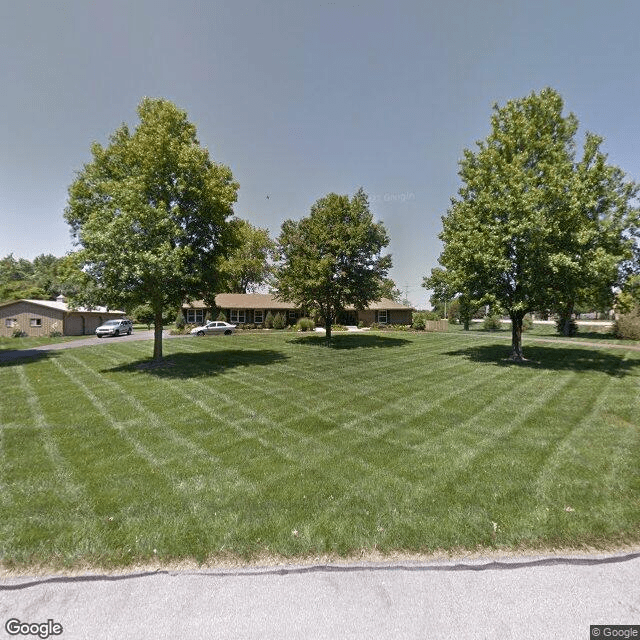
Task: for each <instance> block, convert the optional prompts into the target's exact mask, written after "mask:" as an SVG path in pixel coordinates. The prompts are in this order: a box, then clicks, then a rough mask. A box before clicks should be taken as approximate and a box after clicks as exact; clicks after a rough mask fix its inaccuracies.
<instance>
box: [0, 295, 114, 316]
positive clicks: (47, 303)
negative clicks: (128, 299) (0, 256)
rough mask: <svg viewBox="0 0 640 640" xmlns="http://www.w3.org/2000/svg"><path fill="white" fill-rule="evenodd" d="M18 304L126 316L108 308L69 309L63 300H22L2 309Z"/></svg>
mask: <svg viewBox="0 0 640 640" xmlns="http://www.w3.org/2000/svg"><path fill="white" fill-rule="evenodd" d="M18 302H29V303H30V304H35V305H38V306H39V307H46V308H48V309H55V310H57V311H65V312H68V313H113V314H116V315H118V314H120V315H124V311H121V310H120V309H107V308H106V307H93V308H91V309H88V308H87V307H76V308H71V309H70V308H69V305H68V304H67V303H66V302H63V301H61V300H32V299H29V298H20V300H10V301H9V302H3V303H2V304H0V307H7V306H9V305H12V304H16V303H18Z"/></svg>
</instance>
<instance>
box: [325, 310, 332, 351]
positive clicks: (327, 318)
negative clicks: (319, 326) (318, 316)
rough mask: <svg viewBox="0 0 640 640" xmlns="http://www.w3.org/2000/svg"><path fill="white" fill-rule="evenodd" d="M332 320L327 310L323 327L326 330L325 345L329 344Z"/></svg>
mask: <svg viewBox="0 0 640 640" xmlns="http://www.w3.org/2000/svg"><path fill="white" fill-rule="evenodd" d="M332 321H333V318H332V317H331V313H329V312H327V313H326V314H325V318H324V328H325V330H326V332H327V333H326V338H325V342H326V345H327V347H329V346H331V322H332Z"/></svg>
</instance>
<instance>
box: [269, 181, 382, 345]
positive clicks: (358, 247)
mask: <svg viewBox="0 0 640 640" xmlns="http://www.w3.org/2000/svg"><path fill="white" fill-rule="evenodd" d="M278 244H279V248H280V253H281V265H280V267H279V269H278V273H277V277H278V286H277V291H278V296H279V297H280V298H282V299H285V300H290V301H291V302H295V303H296V304H298V305H299V306H301V307H302V308H304V309H305V310H307V311H315V312H317V313H318V314H319V315H320V316H322V317H323V318H324V324H325V327H326V331H327V334H326V335H327V344H330V343H331V325H332V324H333V322H334V320H335V318H336V315H337V314H338V313H339V312H340V311H342V310H343V309H344V308H345V307H346V306H347V305H354V306H355V307H356V308H357V309H363V308H365V307H366V306H367V305H368V304H369V303H370V302H371V301H372V300H378V299H379V298H380V296H381V292H382V285H383V279H384V278H385V277H386V275H387V272H388V270H389V269H390V268H391V256H390V255H382V250H383V249H384V248H385V247H386V246H387V245H388V244H389V236H388V234H387V231H386V229H385V228H384V225H383V224H382V223H381V222H377V223H376V222H373V217H372V215H371V212H370V210H369V202H368V199H367V195H366V194H365V192H364V191H363V190H362V189H359V190H358V191H357V192H356V194H355V195H354V196H353V197H352V198H351V199H350V198H349V197H348V196H346V195H337V194H335V193H330V194H329V195H327V196H325V197H324V198H321V199H320V200H318V201H317V202H316V203H315V204H314V205H313V206H312V207H311V213H310V215H309V217H307V218H303V219H302V220H299V221H294V220H286V221H285V222H284V223H283V224H282V232H281V234H280V237H279V238H278Z"/></svg>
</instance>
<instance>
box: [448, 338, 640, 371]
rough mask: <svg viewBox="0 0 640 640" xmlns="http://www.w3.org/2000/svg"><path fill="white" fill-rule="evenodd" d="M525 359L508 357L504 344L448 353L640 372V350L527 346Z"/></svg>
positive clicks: (500, 362) (539, 365)
mask: <svg viewBox="0 0 640 640" xmlns="http://www.w3.org/2000/svg"><path fill="white" fill-rule="evenodd" d="M523 351H524V357H525V358H526V360H525V361H524V362H513V361H512V360H509V356H510V355H511V347H510V346H508V347H507V346H505V345H478V346H472V347H467V348H465V349H458V350H456V351H449V352H447V353H446V355H448V356H462V357H463V358H467V359H468V360H471V361H472V362H482V363H493V364H495V365H497V366H502V367H507V366H509V367H527V368H530V369H550V370H552V371H577V372H584V373H586V372H591V371H597V372H599V373H606V374H608V375H611V376H617V377H622V376H626V375H629V374H634V373H635V375H640V353H638V354H637V355H636V354H634V355H632V356H626V354H625V353H624V352H621V353H620V354H618V353H611V352H610V351H603V350H600V349H585V348H581V347H577V346H576V347H543V346H538V345H525V346H524V348H523Z"/></svg>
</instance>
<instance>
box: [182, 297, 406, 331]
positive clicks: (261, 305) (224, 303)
mask: <svg viewBox="0 0 640 640" xmlns="http://www.w3.org/2000/svg"><path fill="white" fill-rule="evenodd" d="M215 301H216V309H215V311H214V313H215V315H216V316H217V315H218V314H219V313H220V312H222V313H224V315H225V317H226V318H227V321H228V322H231V323H233V324H255V325H261V324H264V319H265V317H266V316H267V314H268V313H269V312H271V314H272V315H274V316H275V315H276V313H281V314H283V315H284V316H285V318H286V320H287V323H288V324H295V322H296V321H297V319H298V318H301V317H303V316H305V315H306V314H305V311H304V310H303V309H300V308H299V307H297V306H296V305H295V304H293V303H292V302H286V301H282V300H277V299H276V298H275V297H274V296H272V295H271V294H268V293H219V294H218V295H217V296H216V298H215ZM208 312H209V313H210V314H211V308H210V307H208V306H207V305H206V304H205V303H204V302H203V301H202V300H195V301H194V302H187V303H185V304H183V305H182V313H183V314H184V319H185V322H187V323H188V324H202V323H203V322H204V320H205V317H206V315H207V313H208ZM412 317H413V309H412V308H411V307H408V306H406V305H403V304H400V303H398V302H394V301H393V300H389V299H387V298H383V299H382V300H378V301H376V302H371V303H370V304H369V306H368V307H367V308H366V309H364V310H360V311H358V310H357V309H355V308H354V307H347V308H346V309H345V310H344V312H342V314H341V315H340V316H339V317H338V318H337V321H338V323H340V324H345V325H357V324H358V323H359V322H362V323H363V324H365V325H371V324H373V323H374V322H378V323H380V324H411V322H412ZM212 319H213V320H215V318H212Z"/></svg>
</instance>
